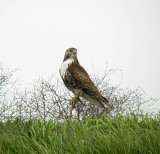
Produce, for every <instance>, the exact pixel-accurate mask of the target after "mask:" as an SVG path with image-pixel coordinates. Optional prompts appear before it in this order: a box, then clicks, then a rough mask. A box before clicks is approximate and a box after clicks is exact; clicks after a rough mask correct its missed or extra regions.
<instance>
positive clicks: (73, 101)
mask: <svg viewBox="0 0 160 154" xmlns="http://www.w3.org/2000/svg"><path fill="white" fill-rule="evenodd" d="M78 101H79V96H76V95H75V96H74V97H73V98H72V99H71V100H70V104H71V109H70V119H72V111H73V109H74V108H75V105H76V103H77V102H78Z"/></svg>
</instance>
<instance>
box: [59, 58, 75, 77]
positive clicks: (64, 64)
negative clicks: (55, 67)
mask: <svg viewBox="0 0 160 154" xmlns="http://www.w3.org/2000/svg"><path fill="white" fill-rule="evenodd" d="M73 61H74V59H68V60H66V61H64V62H63V63H62V65H61V67H60V69H59V72H60V75H61V77H62V78H64V76H65V74H66V70H67V68H68V66H69V64H71V63H72V62H73Z"/></svg>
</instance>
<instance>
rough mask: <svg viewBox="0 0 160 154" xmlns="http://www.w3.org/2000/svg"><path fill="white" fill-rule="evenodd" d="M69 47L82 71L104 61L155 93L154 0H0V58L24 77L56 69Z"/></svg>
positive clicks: (157, 32)
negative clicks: (76, 51)
mask: <svg viewBox="0 0 160 154" xmlns="http://www.w3.org/2000/svg"><path fill="white" fill-rule="evenodd" d="M69 47H76V48H77V49H78V57H79V61H80V63H81V65H82V66H84V67H85V68H86V70H87V71H88V73H91V72H93V66H94V67H95V70H96V71H99V72H100V71H102V70H103V69H104V67H105V63H106V62H107V64H108V65H109V67H111V68H116V69H121V70H122V74H123V81H122V83H123V84H122V85H124V86H127V87H130V88H133V89H134V88H136V87H142V88H143V89H144V90H145V91H146V93H147V94H148V95H149V96H152V97H156V98H160V0H121V1H120V0H26V1H24V0H0V63H2V65H7V66H9V67H12V68H20V69H21V71H19V76H20V78H21V79H23V80H24V81H25V82H26V83H29V82H32V81H33V80H34V79H35V78H36V77H37V76H41V75H44V76H50V75H52V74H55V73H56V74H58V69H59V67H60V65H61V62H62V60H63V56H64V52H65V50H66V49H67V48H69ZM116 80H117V81H120V76H117V79H116V78H115V82H116Z"/></svg>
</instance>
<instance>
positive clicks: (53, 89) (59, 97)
mask: <svg viewBox="0 0 160 154" xmlns="http://www.w3.org/2000/svg"><path fill="white" fill-rule="evenodd" d="M114 72H115V70H113V69H108V68H106V69H105V71H104V74H103V75H98V74H96V73H94V74H93V75H92V76H91V78H92V80H93V81H94V83H95V84H96V85H97V86H98V88H99V90H100V92H101V93H102V95H103V96H104V97H106V98H107V99H108V100H109V102H110V104H111V105H113V107H114V109H113V110H112V111H111V112H110V113H109V114H111V115H117V114H131V113H132V114H140V113H141V111H144V107H145V106H146V105H148V104H149V103H150V104H152V102H153V101H154V100H153V99H146V98H145V95H144V94H145V93H144V91H143V90H142V89H141V88H137V89H135V90H131V89H129V88H127V89H121V88H120V85H117V86H112V85H111V84H110V82H109V80H110V75H111V74H113V73H114ZM0 79H1V78H0ZM8 79H9V78H8ZM2 81H4V82H5V83H4V82H2ZM2 81H1V82H2V83H3V84H1V85H2V86H1V85H0V86H1V87H3V86H4V85H5V84H6V83H7V82H6V81H7V80H4V78H3V76H2ZM1 82H0V83H1ZM13 96H14V97H13V98H12V99H11V100H10V101H8V102H9V103H8V102H7V103H6V102H5V101H4V100H3V101H2V99H1V106H0V118H1V119H5V118H15V117H18V118H19V119H30V118H39V119H42V120H44V121H45V120H48V119H52V120H65V119H69V117H70V99H71V98H72V97H73V94H72V93H71V92H69V91H68V89H67V88H65V86H64V84H63V83H62V81H61V80H60V81H59V79H57V78H56V77H55V76H52V77H50V78H49V79H47V80H46V79H43V78H39V79H38V80H37V81H36V82H35V83H34V85H33V87H32V89H30V90H25V91H16V92H15V93H14V95H13ZM2 102H3V103H2ZM106 108H107V106H106ZM102 113H103V112H102V109H100V108H98V107H97V106H95V105H93V104H91V103H89V102H87V101H86V100H84V99H81V101H80V102H78V103H77V104H76V105H75V109H74V112H73V119H78V120H80V119H84V118H86V117H88V116H95V115H100V114H102Z"/></svg>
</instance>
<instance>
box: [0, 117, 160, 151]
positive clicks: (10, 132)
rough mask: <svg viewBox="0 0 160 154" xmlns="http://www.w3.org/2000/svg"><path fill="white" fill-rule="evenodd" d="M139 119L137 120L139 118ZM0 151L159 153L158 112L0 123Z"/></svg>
mask: <svg viewBox="0 0 160 154" xmlns="http://www.w3.org/2000/svg"><path fill="white" fill-rule="evenodd" d="M139 119H140V120H139ZM0 153H2V154H6V153H8V154H12V153H17V154H34V153H39V154H52V153H53V154H54V153H58V154H63V153H64V154H66V153H71V154H72V153H73V154H74V153H76V154H84V153H87V154H88V153H100V154H103V153H104V154H106V153H108V154H112V153H113V154H115V153H120V154H121V153H122V154H128V153H133V154H134V153H135V154H137V153H153V154H156V153H157V154H158V153H160V115H157V116H156V117H154V118H151V117H149V116H147V115H145V116H143V115H142V116H141V117H137V116H134V115H131V116H128V117H124V116H117V117H112V116H107V115H106V116H103V117H97V118H95V119H93V118H88V119H86V120H84V121H81V122H77V121H70V120H68V121H65V122H53V121H46V122H44V121H41V120H29V121H26V122H23V121H19V120H18V119H16V120H14V121H10V120H8V121H6V122H1V123H0Z"/></svg>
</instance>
